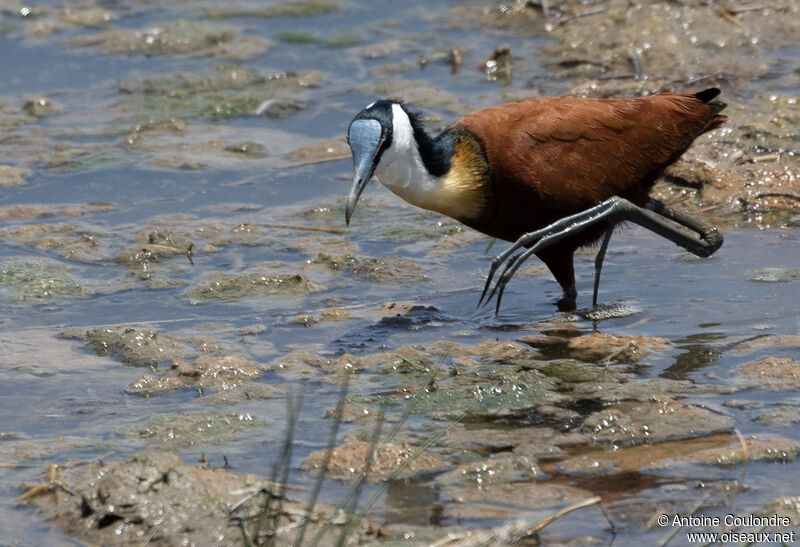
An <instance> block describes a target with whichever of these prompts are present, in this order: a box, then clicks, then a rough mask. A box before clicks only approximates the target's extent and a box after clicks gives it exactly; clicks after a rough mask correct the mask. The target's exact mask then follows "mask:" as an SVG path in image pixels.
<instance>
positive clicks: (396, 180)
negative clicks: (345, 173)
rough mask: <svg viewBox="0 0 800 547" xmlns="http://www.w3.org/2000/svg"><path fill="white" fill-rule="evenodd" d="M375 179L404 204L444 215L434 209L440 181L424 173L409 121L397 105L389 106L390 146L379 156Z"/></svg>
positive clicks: (426, 171) (425, 171) (439, 191)
mask: <svg viewBox="0 0 800 547" xmlns="http://www.w3.org/2000/svg"><path fill="white" fill-rule="evenodd" d="M375 176H376V177H377V178H378V180H379V181H380V182H381V184H383V185H384V186H386V187H387V188H388V189H389V190H391V191H392V192H394V193H395V194H397V195H398V196H400V197H401V198H403V199H404V200H406V201H407V202H409V203H411V204H413V205H416V206H417V207H422V208H424V209H432V210H434V211H439V212H444V211H441V210H440V209H437V208H435V207H434V205H435V204H436V203H435V202H436V201H437V195H438V194H440V193H441V189H442V180H441V179H440V178H439V177H434V176H432V175H431V174H430V173H428V170H427V169H425V164H424V163H423V162H422V157H421V156H420V155H419V149H418V148H417V141H416V139H414V129H413V128H412V127H411V120H410V119H409V118H408V114H406V112H405V110H403V108H402V107H401V106H400V105H399V104H393V105H392V144H391V146H389V148H387V149H386V150H384V152H383V155H381V159H380V163H379V164H378V166H377V167H376V169H375ZM445 214H446V213H445Z"/></svg>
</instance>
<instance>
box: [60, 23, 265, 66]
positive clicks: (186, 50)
mask: <svg viewBox="0 0 800 547" xmlns="http://www.w3.org/2000/svg"><path fill="white" fill-rule="evenodd" d="M72 42H73V43H74V44H75V45H76V46H78V47H94V48H97V49H99V50H100V51H102V52H103V53H108V54H114V55H131V54H135V53H143V54H145V55H147V56H152V55H171V56H181V55H191V56H207V55H211V56H220V57H232V58H237V59H241V58H248V57H254V56H255V55H258V54H261V53H264V52H265V51H267V50H268V49H269V47H270V45H271V43H270V42H269V41H267V40H263V39H257V38H253V37H248V38H245V39H241V38H237V29H236V28H235V27H231V26H227V25H220V24H217V23H205V22H201V21H187V20H180V19H179V20H177V21H170V22H168V23H164V24H161V25H158V26H152V27H148V28H145V29H140V30H136V29H112V30H105V31H102V32H99V33H96V34H93V35H90V36H79V37H77V38H74V39H73V40H72Z"/></svg>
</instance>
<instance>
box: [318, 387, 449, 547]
mask: <svg viewBox="0 0 800 547" xmlns="http://www.w3.org/2000/svg"><path fill="white" fill-rule="evenodd" d="M433 378H434V375H433V374H431V375H430V376H429V378H428V380H427V381H426V385H427V383H428V382H429V381H430V380H431V379H433ZM415 392H417V390H416V389H415ZM419 401H420V396H419V395H418V394H415V395H414V397H413V399H412V400H411V403H410V404H408V405H407V406H406V409H405V410H404V411H403V415H402V416H400V419H399V420H398V421H397V423H396V424H395V425H394V427H392V429H391V430H390V431H389V434H388V435H387V436H386V439H385V442H386V443H391V442H392V440H394V438H395V436H396V435H397V434H398V433H399V432H400V428H401V427H403V424H405V422H406V420H408V417H409V416H410V415H411V413H412V412H414V409H416V407H417V404H418V403H419ZM379 425H380V427H379ZM382 427H383V420H379V424H376V426H375V430H373V439H372V442H373V445H376V444H377V443H378V438H379V436H380V429H381V428H382ZM373 450H374V447H373ZM370 453H372V451H370ZM371 466H372V461H371V457H370V460H368V461H367V468H366V469H364V471H363V472H362V473H361V474H360V475H359V477H358V478H357V479H356V481H355V482H354V483H353V485H352V486H351V487H350V490H349V491H348V492H347V495H346V496H345V498H344V500H343V501H342V502H341V503H340V504H339V505H337V507H336V509H337V510H342V509H345V508H346V507H347V506H348V504H350V505H352V506H353V510H355V507H356V506H357V505H358V499H359V496H360V495H361V487H362V486H363V483H364V481H365V480H366V478H367V475H368V474H369V470H370V468H371ZM351 501H352V503H351ZM347 514H348V515H350V517H348V518H351V517H352V511H349V510H348V511H347ZM332 518H333V515H331V519H332ZM331 519H328V521H327V522H326V523H325V524H324V525H323V526H322V527H321V528H320V530H319V531H318V532H317V534H316V535H315V536H314V538H313V539H312V540H311V542H310V545H319V542H320V541H321V540H322V537H323V536H324V535H325V533H326V532H327V531H328V529H329V528H330V527H331V524H332V522H331ZM348 529H349V526H348V527H345V530H344V532H343V534H344V533H345V532H347V533H348V534H349V532H348ZM346 540H347V536H344V541H346ZM340 541H341V537H340Z"/></svg>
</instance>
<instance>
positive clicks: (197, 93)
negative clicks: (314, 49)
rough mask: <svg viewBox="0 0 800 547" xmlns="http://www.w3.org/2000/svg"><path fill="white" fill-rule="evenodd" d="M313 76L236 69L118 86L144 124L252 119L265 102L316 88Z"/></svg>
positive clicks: (225, 67)
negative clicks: (151, 121) (185, 120)
mask: <svg viewBox="0 0 800 547" xmlns="http://www.w3.org/2000/svg"><path fill="white" fill-rule="evenodd" d="M320 81H321V76H320V74H319V73H317V72H300V73H293V72H260V71H257V70H255V69H252V68H249V67H244V66H238V65H227V64H223V65H217V66H215V67H213V68H212V69H211V70H202V71H194V72H171V73H164V74H159V75H155V76H149V77H146V78H143V79H141V80H132V81H127V82H123V83H122V84H121V87H120V89H121V90H124V94H123V96H122V102H123V105H124V107H125V109H126V110H130V111H132V112H133V113H135V114H134V115H135V116H136V117H137V118H138V119H139V123H144V122H146V121H147V120H150V119H164V118H166V119H172V118H177V119H181V118H192V117H204V118H209V119H211V120H224V119H228V118H232V117H237V116H245V115H254V114H256V113H257V111H258V109H259V106H260V105H262V104H264V103H265V101H268V100H270V99H280V98H286V99H294V98H295V96H296V94H297V93H298V92H299V91H301V90H303V89H305V88H307V87H310V86H315V85H318V84H319V83H320Z"/></svg>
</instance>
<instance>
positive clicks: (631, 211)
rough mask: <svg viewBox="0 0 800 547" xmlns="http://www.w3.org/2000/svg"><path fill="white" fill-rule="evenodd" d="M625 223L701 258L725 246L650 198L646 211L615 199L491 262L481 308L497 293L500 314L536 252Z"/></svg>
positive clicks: (708, 229)
mask: <svg viewBox="0 0 800 547" xmlns="http://www.w3.org/2000/svg"><path fill="white" fill-rule="evenodd" d="M657 215H658V216H657ZM661 217H663V218H666V219H670V220H672V221H674V222H677V223H678V224H681V225H682V226H685V227H687V228H689V229H691V230H693V231H695V232H697V234H698V235H699V236H700V239H697V238H695V237H692V236H690V235H688V234H686V233H684V232H683V231H681V230H679V229H678V228H676V227H675V226H673V225H671V224H669V223H667V222H666V221H665V220H663V219H662V218H661ZM622 221H630V222H634V223H636V224H639V225H640V226H642V227H644V228H647V229H648V230H650V231H651V232H654V233H656V234H658V235H660V236H662V237H664V238H666V239H669V240H670V241H672V242H673V243H675V244H676V245H679V246H681V247H683V248H684V249H686V250H687V251H689V252H690V253H692V254H694V255H697V256H700V257H707V256H710V255H712V254H713V253H714V252H715V251H716V250H717V249H719V248H720V246H722V242H723V236H722V233H721V232H720V231H719V230H718V229H717V228H715V227H713V226H711V225H709V224H706V223H704V222H701V221H698V220H696V219H693V218H691V217H689V216H686V215H684V214H682V213H679V212H677V211H674V210H673V209H670V208H669V207H667V206H666V205H664V204H663V203H661V202H659V201H657V200H653V199H651V200H650V201H649V202H648V203H647V209H642V208H641V207H637V206H636V205H634V204H633V203H631V202H630V201H628V200H626V199H623V198H621V197H618V196H614V197H612V198H609V199H607V200H606V201H604V202H602V203H600V204H598V205H595V206H594V207H591V208H590V209H587V210H586V211H583V212H581V213H577V214H575V215H570V216H568V217H565V218H563V219H561V220H559V221H557V222H554V223H552V224H550V225H549V226H546V227H545V228H542V229H541V230H536V231H535V232H531V233H528V234H525V235H523V236H522V237H520V238H519V239H518V240H517V241H516V242H515V243H514V244H513V245H512V246H511V247H510V248H509V249H508V250H506V251H505V252H504V253H502V254H501V255H499V256H498V257H497V258H495V259H494V260H493V261H492V266H491V268H490V270H489V276H488V278H487V280H486V285H485V286H484V289H483V293H482V294H481V299H480V301H479V302H478V306H480V305H481V304H483V305H485V304H486V303H488V302H489V301H490V300H491V299H492V297H493V296H494V295H495V293H496V294H497V307H496V311H499V309H500V300H501V298H502V295H503V291H504V290H505V286H506V284H507V283H508V281H509V280H510V279H511V277H512V276H513V275H514V273H516V271H517V270H518V269H519V267H520V266H521V265H522V263H523V262H525V260H527V259H528V258H530V256H531V255H532V254H534V253H535V252H536V251H538V250H540V249H542V248H544V247H548V246H550V245H553V244H554V243H556V242H558V241H560V240H562V239H564V238H565V237H567V236H569V235H571V234H573V233H576V232H580V231H581V230H583V229H585V228H587V227H589V226H593V225H595V224H598V223H600V222H609V223H610V224H612V225H613V224H616V223H617V222H622ZM522 247H527V249H526V250H525V251H523V252H521V253H519V254H517V255H516V256H514V257H513V259H512V260H510V261H509V262H508V263H507V264H506V267H505V269H504V270H503V273H502V274H501V276H500V279H499V280H498V281H497V283H496V284H495V286H494V288H493V289H492V290H491V292H490V293H489V295H488V296H487V297H486V301H485V302H484V296H485V295H486V291H487V290H488V288H489V287H490V286H491V282H492V279H493V277H494V274H495V273H496V271H497V269H498V268H499V267H500V265H502V263H503V262H505V261H506V260H507V259H508V258H509V257H510V256H511V255H512V254H513V253H514V252H515V251H517V250H518V249H520V248H522Z"/></svg>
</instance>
